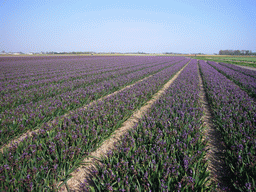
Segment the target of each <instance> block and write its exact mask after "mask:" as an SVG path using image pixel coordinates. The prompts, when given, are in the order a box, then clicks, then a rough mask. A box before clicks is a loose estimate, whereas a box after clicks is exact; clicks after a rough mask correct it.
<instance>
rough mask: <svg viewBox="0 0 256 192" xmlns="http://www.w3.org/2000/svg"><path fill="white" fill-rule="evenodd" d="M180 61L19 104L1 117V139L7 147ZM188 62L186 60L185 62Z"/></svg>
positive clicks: (1, 142)
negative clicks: (30, 131)
mask: <svg viewBox="0 0 256 192" xmlns="http://www.w3.org/2000/svg"><path fill="white" fill-rule="evenodd" d="M176 61H177V62H179V61H180V58H178V59H175V60H174V61H172V62H164V63H162V64H159V65H156V66H153V67H149V68H146V69H144V70H139V71H136V72H133V73H128V74H125V75H121V76H120V77H117V78H113V79H110V80H105V81H102V82H99V83H95V84H92V85H90V86H87V87H85V88H80V89H77V90H75V91H68V92H65V93H63V94H60V95H58V96H55V97H48V98H46V99H45V100H41V101H39V102H36V103H32V102H30V103H28V104H25V105H20V106H18V107H17V108H15V109H10V110H7V111H5V112H4V113H1V114H0V118H1V122H0V123H1V126H2V129H1V130H0V131H1V135H0V136H1V140H0V144H1V145H2V144H4V143H5V142H6V141H8V140H10V139H11V138H13V137H15V136H17V135H19V134H21V133H24V132H25V131H26V130H29V129H35V128H37V127H38V126H40V125H41V124H42V123H44V122H46V121H49V120H51V119H53V118H54V117H56V116H61V115H63V114H65V113H67V112H68V111H70V110H74V109H76V108H79V107H81V106H83V105H85V104H88V103H89V102H91V101H93V100H96V99H99V98H100V97H103V96H105V95H108V94H110V93H112V92H114V91H117V90H118V89H121V88H123V87H125V86H127V85H129V84H131V83H134V82H136V81H138V80H140V79H142V78H144V77H146V76H148V75H150V74H154V73H156V72H158V71H160V70H163V69H165V68H166V67H169V66H171V65H173V64H175V63H176ZM184 61H185V60H184Z"/></svg>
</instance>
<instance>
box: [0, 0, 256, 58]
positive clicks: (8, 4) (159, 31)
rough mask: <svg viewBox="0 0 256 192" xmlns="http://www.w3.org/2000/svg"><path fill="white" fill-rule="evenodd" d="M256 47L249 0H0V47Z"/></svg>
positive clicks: (254, 12)
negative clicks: (125, 0)
mask: <svg viewBox="0 0 256 192" xmlns="http://www.w3.org/2000/svg"><path fill="white" fill-rule="evenodd" d="M224 49H232V50H237V49H239V50H252V51H253V52H255V51H256V50H255V49H256V1H255V0H209V1H207V0H205V1H203V0H192V1H191V0H176V1H172V0H170V1H161V0H159V1H150V0H149V1H134V0H130V1H127V2H124V1H114V0H109V1H97V0H95V1H82V0H77V1H72V0H44V1H39V0H27V1H25V0H19V1H18V0H0V51H6V52H19V51H21V52H24V53H27V52H41V51H44V52H46V51H57V52H62V51H66V52H71V51H95V52H138V51H140V52H147V53H163V52H176V53H208V54H213V53H218V52H219V50H224Z"/></svg>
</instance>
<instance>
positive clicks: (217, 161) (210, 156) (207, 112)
mask: <svg viewBox="0 0 256 192" xmlns="http://www.w3.org/2000/svg"><path fill="white" fill-rule="evenodd" d="M198 67H199V66H198ZM199 86H200V98H201V103H202V107H203V110H204V115H203V122H204V127H205V129H204V133H203V135H204V140H207V141H208V144H207V148H206V150H207V154H206V157H205V158H206V160H208V168H207V169H208V171H209V172H210V181H211V184H213V185H214V184H216V185H217V189H216V190H217V191H225V190H224V188H225V187H226V185H227V184H226V179H225V178H227V173H228V171H227V168H226V166H225V162H224V153H225V147H224V146H223V142H222V140H221V138H222V136H221V134H220V132H219V131H218V130H217V129H216V128H215V127H214V124H213V122H212V119H213V117H212V112H211V109H210V105H209V103H208V101H207V97H206V93H205V89H204V86H203V81H202V77H201V75H200V73H199Z"/></svg>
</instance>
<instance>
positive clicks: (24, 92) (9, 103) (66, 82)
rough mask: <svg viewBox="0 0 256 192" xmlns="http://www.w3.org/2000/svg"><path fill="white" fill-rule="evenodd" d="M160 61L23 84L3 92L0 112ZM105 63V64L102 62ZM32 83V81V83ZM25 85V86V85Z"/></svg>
mask: <svg viewBox="0 0 256 192" xmlns="http://www.w3.org/2000/svg"><path fill="white" fill-rule="evenodd" d="M159 64H160V63H156V64H155V63H154V64H141V63H140V65H132V66H129V67H127V64H126V65H124V66H121V67H120V66H118V64H117V63H116V64H113V65H115V66H118V67H115V68H114V69H113V68H111V69H103V70H94V71H90V72H84V73H82V74H81V73H80V74H77V75H76V76H73V75H72V77H73V78H70V77H69V76H68V75H66V74H62V77H59V78H58V79H55V78H53V79H47V80H43V82H42V81H38V82H37V83H36V84H33V86H30V87H28V88H27V87H26V85H27V84H25V85H24V84H23V85H22V87H19V90H16V91H10V92H8V93H5V92H4V91H3V92H2V93H3V94H4V95H3V96H1V98H0V103H1V109H0V112H3V111H5V110H7V109H11V108H15V107H17V106H19V105H21V104H26V103H29V102H33V103H34V102H37V101H40V100H43V99H45V98H48V97H54V96H56V95H60V94H62V93H64V94H65V92H68V91H75V90H76V89H79V88H84V87H87V86H88V85H91V84H95V83H99V82H101V81H106V80H109V79H113V78H117V77H119V76H121V75H125V74H129V73H132V72H136V71H139V70H143V69H144V70H145V69H147V68H149V67H153V66H156V65H159ZM102 65H104V64H102ZM31 84H32V83H31ZM23 86H24V87H23Z"/></svg>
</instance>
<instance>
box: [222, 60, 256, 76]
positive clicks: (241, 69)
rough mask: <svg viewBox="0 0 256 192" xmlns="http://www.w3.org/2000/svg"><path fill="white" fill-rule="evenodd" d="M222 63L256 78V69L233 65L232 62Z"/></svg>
mask: <svg viewBox="0 0 256 192" xmlns="http://www.w3.org/2000/svg"><path fill="white" fill-rule="evenodd" d="M220 64H221V65H224V66H226V67H228V68H230V69H233V70H235V71H239V72H241V73H243V74H245V75H249V76H251V77H254V78H256V71H253V70H250V69H245V68H242V67H238V66H236V65H232V64H229V63H220Z"/></svg>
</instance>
